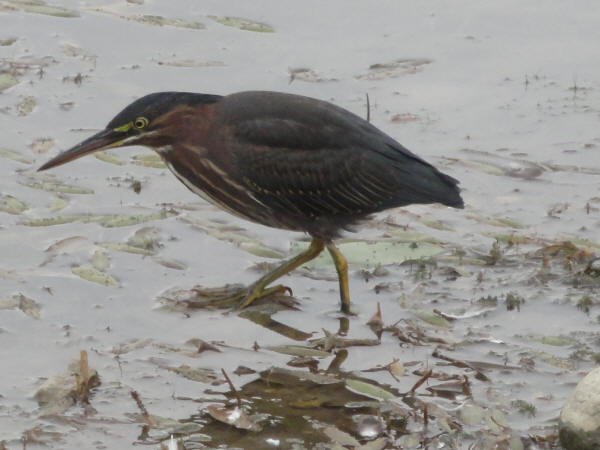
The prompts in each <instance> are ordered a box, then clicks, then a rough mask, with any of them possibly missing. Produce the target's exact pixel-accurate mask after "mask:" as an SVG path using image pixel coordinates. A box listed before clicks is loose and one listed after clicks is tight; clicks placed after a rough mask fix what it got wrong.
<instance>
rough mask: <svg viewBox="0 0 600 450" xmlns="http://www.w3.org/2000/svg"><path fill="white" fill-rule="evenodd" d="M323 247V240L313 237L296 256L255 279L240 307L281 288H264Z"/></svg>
mask: <svg viewBox="0 0 600 450" xmlns="http://www.w3.org/2000/svg"><path fill="white" fill-rule="evenodd" d="M324 248H325V242H324V241H322V240H321V239H316V238H313V240H312V241H311V242H310V247H308V249H307V250H306V251H304V252H302V253H300V254H299V255H298V256H295V257H293V258H292V259H290V260H288V261H286V262H284V263H283V264H282V265H280V266H279V267H277V268H276V269H275V270H273V271H272V272H269V273H268V274H266V275H265V276H263V277H262V278H260V279H259V280H258V281H256V282H255V283H254V284H253V285H252V286H251V287H250V290H249V292H248V294H247V295H246V296H245V297H244V299H243V300H242V303H241V304H240V308H245V307H246V306H249V305H250V304H251V303H252V302H253V301H254V300H256V299H257V298H259V297H263V296H264V295H266V294H268V293H270V292H272V291H276V290H281V289H282V288H281V287H280V286H276V287H274V288H269V289H265V288H266V287H267V286H268V285H269V284H271V283H272V282H273V281H275V280H276V279H277V278H279V277H282V276H283V275H285V274H286V273H288V272H290V271H292V270H294V269H296V268H298V267H300V266H301V265H302V264H304V263H306V262H308V261H310V260H311V259H315V258H316V257H317V256H319V253H321V252H322V251H323V249H324ZM336 250H337V249H336Z"/></svg>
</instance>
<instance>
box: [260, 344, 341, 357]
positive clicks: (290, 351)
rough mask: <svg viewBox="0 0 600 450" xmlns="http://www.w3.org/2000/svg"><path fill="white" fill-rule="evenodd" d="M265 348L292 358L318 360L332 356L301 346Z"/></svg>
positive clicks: (272, 346)
mask: <svg viewBox="0 0 600 450" xmlns="http://www.w3.org/2000/svg"><path fill="white" fill-rule="evenodd" d="M263 348H264V349H265V350H271V351H272V352H277V353H283V354H285V355H292V356H313V357H316V358H328V357H329V356H331V354H330V353H328V352H324V351H322V350H316V349H314V348H308V347H300V346H299V345H271V346H269V347H263Z"/></svg>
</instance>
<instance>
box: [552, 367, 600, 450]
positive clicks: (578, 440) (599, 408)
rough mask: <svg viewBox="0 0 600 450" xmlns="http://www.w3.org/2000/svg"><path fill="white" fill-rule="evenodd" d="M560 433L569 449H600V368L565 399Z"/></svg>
mask: <svg viewBox="0 0 600 450" xmlns="http://www.w3.org/2000/svg"><path fill="white" fill-rule="evenodd" d="M559 436H560V442H561V444H562V445H563V446H564V447H565V449H567V450H588V449H589V450H598V449H600V369H594V370H592V371H591V372H590V373H588V374H587V375H586V377H585V378H584V379H583V380H581V381H580V382H579V384H578V385H577V386H576V387H575V390H574V391H573V392H572V393H571V395H570V396H569V398H568V399H567V401H566V402H565V405H564V406H563V409H562V411H561V413H560V421H559Z"/></svg>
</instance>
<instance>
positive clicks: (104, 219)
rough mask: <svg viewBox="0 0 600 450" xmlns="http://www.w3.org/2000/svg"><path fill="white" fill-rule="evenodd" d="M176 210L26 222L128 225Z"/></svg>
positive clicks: (157, 218) (174, 213)
mask: <svg viewBox="0 0 600 450" xmlns="http://www.w3.org/2000/svg"><path fill="white" fill-rule="evenodd" d="M176 215H177V213H176V212H174V211H161V212H157V213H152V214H134V215H119V214H109V215H87V214H80V215H74V216H57V217H46V218H42V219H33V220H29V221H27V222H25V223H24V225H25V226H28V227H47V226H52V225H62V224H64V223H72V222H80V223H97V224H100V225H101V226H103V227H106V228H113V227H127V226H130V225H137V224H140V223H144V222H149V221H151V220H162V219H167V218H169V217H173V216H176Z"/></svg>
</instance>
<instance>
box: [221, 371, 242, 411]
mask: <svg viewBox="0 0 600 450" xmlns="http://www.w3.org/2000/svg"><path fill="white" fill-rule="evenodd" d="M221 372H222V373H223V376H224V377H225V380H226V381H227V384H229V389H231V392H233V395H235V399H236V400H237V405H238V408H241V407H242V399H240V394H239V393H238V391H237V390H236V389H235V386H234V385H233V383H232V382H231V379H230V378H229V376H228V375H227V372H225V369H221Z"/></svg>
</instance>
